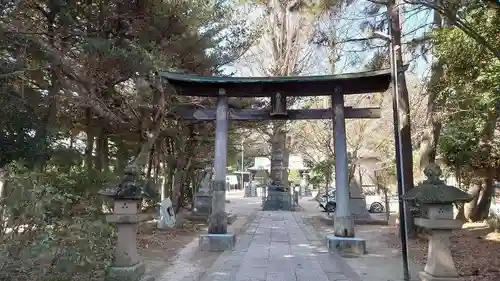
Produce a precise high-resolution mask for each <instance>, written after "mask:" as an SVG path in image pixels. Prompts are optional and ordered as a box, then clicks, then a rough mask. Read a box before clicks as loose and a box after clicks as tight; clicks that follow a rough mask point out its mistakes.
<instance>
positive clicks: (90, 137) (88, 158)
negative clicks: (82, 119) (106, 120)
mask: <svg viewBox="0 0 500 281" xmlns="http://www.w3.org/2000/svg"><path fill="white" fill-rule="evenodd" d="M85 114H86V119H87V122H86V123H87V128H86V135H87V143H86V146H85V166H86V167H87V171H88V172H89V173H92V172H93V170H94V159H93V155H92V154H93V152H94V130H93V128H92V109H91V108H87V109H86V112H85Z"/></svg>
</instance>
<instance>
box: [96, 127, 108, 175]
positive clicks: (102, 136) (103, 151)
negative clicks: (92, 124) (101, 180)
mask: <svg viewBox="0 0 500 281" xmlns="http://www.w3.org/2000/svg"><path fill="white" fill-rule="evenodd" d="M95 168H96V170H97V171H99V172H108V171H109V147H108V136H107V133H106V129H105V128H102V127H101V128H100V130H99V137H98V138H97V145H96V157H95Z"/></svg>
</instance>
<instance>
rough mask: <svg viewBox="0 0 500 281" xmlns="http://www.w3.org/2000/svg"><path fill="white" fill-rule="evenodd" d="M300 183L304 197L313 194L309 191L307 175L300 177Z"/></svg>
mask: <svg viewBox="0 0 500 281" xmlns="http://www.w3.org/2000/svg"><path fill="white" fill-rule="evenodd" d="M300 185H301V186H302V187H303V188H304V196H305V197H311V196H313V195H312V191H311V186H310V185H309V175H304V177H302V179H301V181H300Z"/></svg>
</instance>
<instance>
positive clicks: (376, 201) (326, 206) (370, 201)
mask: <svg viewBox="0 0 500 281" xmlns="http://www.w3.org/2000/svg"><path fill="white" fill-rule="evenodd" d="M365 202H366V209H367V210H368V212H370V213H382V212H384V211H385V207H384V206H385V204H384V203H383V198H382V197H381V196H379V195H368V196H365ZM319 206H320V207H321V208H322V209H323V210H325V211H327V212H331V213H333V212H335V210H336V209H337V201H336V196H335V190H330V191H329V192H328V195H327V194H324V195H323V196H321V198H320V200H319Z"/></svg>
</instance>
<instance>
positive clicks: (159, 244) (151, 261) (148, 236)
mask: <svg viewBox="0 0 500 281" xmlns="http://www.w3.org/2000/svg"><path fill="white" fill-rule="evenodd" d="M205 227H206V225H205V224H201V223H194V222H191V221H186V222H185V223H184V225H183V228H172V229H168V230H159V229H157V227H156V222H155V221H149V222H144V223H142V224H141V225H140V227H139V230H138V232H137V245H138V249H139V254H140V256H141V257H143V259H144V261H145V263H146V264H147V265H148V271H149V272H150V273H151V274H152V275H157V274H158V273H159V272H161V271H162V270H164V269H165V268H166V267H168V266H169V265H170V264H171V262H172V261H173V260H174V259H175V258H176V255H177V254H178V253H179V251H180V250H182V249H183V248H184V247H185V246H186V245H187V244H189V243H190V242H191V241H193V239H194V238H196V237H197V235H198V234H199V233H200V232H201V231H202V230H203V229H204V228H205Z"/></svg>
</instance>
